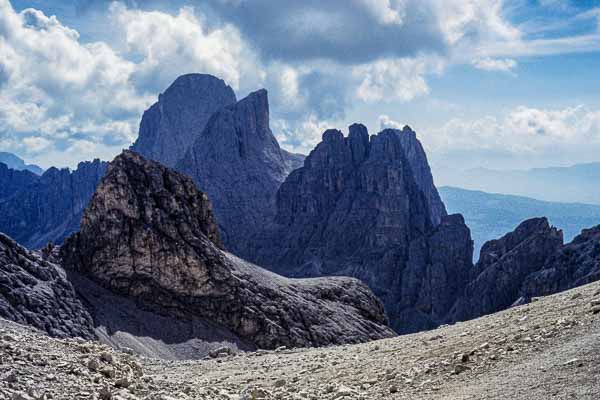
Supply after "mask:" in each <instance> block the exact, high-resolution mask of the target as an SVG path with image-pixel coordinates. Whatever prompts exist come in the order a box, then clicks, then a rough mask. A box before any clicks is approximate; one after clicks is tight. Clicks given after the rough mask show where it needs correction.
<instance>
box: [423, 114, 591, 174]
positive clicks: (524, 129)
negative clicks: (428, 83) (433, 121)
mask: <svg viewBox="0 0 600 400" xmlns="http://www.w3.org/2000/svg"><path fill="white" fill-rule="evenodd" d="M421 139H422V141H423V142H424V144H425V146H426V147H427V148H428V150H429V151H430V152H431V153H432V154H435V157H438V158H440V157H444V156H445V155H456V156H458V157H463V158H464V157H465V155H468V157H469V158H471V159H472V160H476V161H478V162H482V163H483V164H482V165H484V166H488V167H489V166H491V165H490V163H491V160H487V161H486V160H485V155H486V154H487V155H489V154H495V155H503V157H504V158H503V162H506V160H508V159H512V160H513V161H515V162H518V163H519V165H523V166H533V165H535V163H536V162H539V161H540V160H544V161H545V164H547V163H548V160H551V161H550V163H551V164H553V165H559V164H561V163H565V162H566V163H573V162H574V161H573V160H577V162H587V161H597V155H598V152H600V110H593V109H589V108H587V107H585V106H577V107H567V108H564V109H539V108H532V107H526V106H520V107H517V108H515V109H513V110H511V111H510V112H508V113H506V114H505V115H504V116H502V117H495V116H485V117H482V118H478V119H473V120H464V119H460V118H454V119H452V120H450V121H449V122H447V123H446V124H444V125H443V126H442V127H441V128H439V129H430V130H429V131H428V132H426V134H423V135H422V136H421ZM455 161H456V160H455Z"/></svg>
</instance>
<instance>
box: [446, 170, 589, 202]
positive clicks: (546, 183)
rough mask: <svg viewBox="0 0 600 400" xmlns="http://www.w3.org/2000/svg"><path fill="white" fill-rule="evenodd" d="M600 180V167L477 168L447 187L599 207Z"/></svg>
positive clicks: (457, 177)
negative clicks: (500, 169)
mask: <svg viewBox="0 0 600 400" xmlns="http://www.w3.org/2000/svg"><path fill="white" fill-rule="evenodd" d="M599 180H600V163H589V164H577V165H573V166H571V167H551V168H534V169H530V170H508V171H498V170H491V169H486V168H477V169H471V170H467V171H464V172H462V173H461V174H460V175H457V176H456V177H454V178H449V179H447V181H446V183H445V184H446V185H448V186H458V187H463V188H465V189H472V190H483V191H485V192H490V193H503V194H512V195H519V196H526V197H532V198H534V199H540V200H545V201H554V202H562V203H588V204H600V190H598V189H597V188H596V186H597V185H596V183H597V182H598V181H599Z"/></svg>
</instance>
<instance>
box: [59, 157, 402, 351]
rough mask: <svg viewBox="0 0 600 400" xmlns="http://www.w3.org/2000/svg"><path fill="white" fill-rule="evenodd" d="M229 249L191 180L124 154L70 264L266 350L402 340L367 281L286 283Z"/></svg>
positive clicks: (69, 246) (70, 247)
mask: <svg viewBox="0 0 600 400" xmlns="http://www.w3.org/2000/svg"><path fill="white" fill-rule="evenodd" d="M242 148H243V146H242ZM220 245H221V242H220V239H219V236H218V233H217V230H216V225H215V221H214V219H213V215H212V211H211V205H210V203H209V201H208V198H207V196H206V195H205V194H203V193H201V192H199V191H198V190H197V189H196V186H195V185H194V183H193V181H192V180H191V179H189V178H187V177H186V176H184V175H181V174H179V173H176V172H174V171H171V170H169V169H168V168H165V167H163V166H161V165H160V164H158V163H155V162H152V161H147V160H144V159H143V158H142V157H141V156H139V155H138V154H136V153H133V152H124V153H123V154H121V155H120V156H118V157H117V158H116V159H115V160H114V161H113V162H112V163H111V165H110V167H109V169H108V172H107V174H106V176H105V177H104V179H103V180H102V183H101V184H100V186H99V187H98V190H97V192H96V194H95V195H94V197H93V199H92V201H91V203H90V205H89V206H88V208H87V209H86V211H85V213H84V215H83V219H82V222H81V230H80V232H79V233H77V234H75V235H73V236H72V237H70V238H69V239H68V240H67V241H66V242H65V245H64V246H63V247H62V256H63V259H64V263H65V266H66V267H67V268H68V269H70V270H75V271H77V272H79V273H82V274H83V275H86V276H88V277H90V278H91V279H93V280H94V281H96V282H98V283H100V284H101V285H103V286H105V287H107V288H109V289H110V290H112V291H114V292H116V293H119V294H122V295H126V296H128V297H131V298H134V299H136V300H137V301H138V302H139V303H140V304H142V305H144V306H145V307H148V308H150V309H153V310H156V311H160V312H162V313H166V314H169V315H176V316H179V317H180V318H191V317H201V318H204V319H208V320H211V321H213V323H217V324H219V325H221V326H223V327H225V328H227V329H229V330H231V331H232V332H234V333H235V334H237V335H238V336H239V337H240V338H241V339H243V340H249V341H251V342H252V343H254V344H256V345H257V346H259V347H263V348H274V347H277V346H280V345H286V346H319V345H327V344H340V343H354V342H360V341H366V340H369V339H376V338H382V337H388V336H391V335H392V331H391V330H390V329H389V328H387V327H386V324H385V316H384V313H383V307H382V306H381V303H380V302H379V301H378V300H377V298H376V297H375V296H374V295H373V294H372V293H371V292H370V291H369V289H368V288H367V287H366V286H365V285H363V284H361V283H360V282H358V281H357V280H354V279H351V278H325V279H314V280H290V279H286V278H283V277H280V276H278V275H275V274H273V273H270V272H267V271H265V270H263V269H261V268H259V267H257V266H255V265H252V264H250V263H247V262H245V261H243V260H241V259H239V258H237V257H235V256H233V255H230V254H228V253H225V252H223V251H221V250H220V248H219V247H220Z"/></svg>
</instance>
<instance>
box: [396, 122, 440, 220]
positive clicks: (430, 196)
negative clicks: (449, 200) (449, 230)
mask: <svg viewBox="0 0 600 400" xmlns="http://www.w3.org/2000/svg"><path fill="white" fill-rule="evenodd" d="M400 143H402V147H403V148H404V152H405V154H406V158H407V159H408V162H409V163H410V166H411V168H412V171H413V174H414V176H415V181H416V182H417V185H419V188H420V189H421V190H422V191H423V194H424V195H425V198H426V199H427V203H428V204H429V212H430V214H431V215H430V216H431V222H432V223H433V224H434V225H437V224H439V223H440V221H441V219H442V217H443V216H445V215H446V206H444V203H443V202H442V199H441V198H440V194H439V193H438V191H437V189H436V187H435V185H434V183H433V175H431V168H429V162H428V161H427V155H426V154H425V150H423V146H422V145H421V142H419V140H418V139H417V134H416V133H415V132H414V131H413V130H412V129H410V127H408V126H405V127H404V128H403V129H402V134H401V135H400Z"/></svg>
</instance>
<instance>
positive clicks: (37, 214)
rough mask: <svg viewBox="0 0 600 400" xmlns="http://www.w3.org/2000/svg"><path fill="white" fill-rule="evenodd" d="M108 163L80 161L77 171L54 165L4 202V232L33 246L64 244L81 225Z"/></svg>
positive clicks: (0, 216) (0, 211)
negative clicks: (84, 211) (82, 217)
mask: <svg viewBox="0 0 600 400" xmlns="http://www.w3.org/2000/svg"><path fill="white" fill-rule="evenodd" d="M106 166H107V163H105V162H102V161H100V160H94V161H93V162H82V163H79V165H78V167H77V169H76V170H75V171H69V170H68V169H61V170H59V169H57V168H50V169H48V170H47V171H46V172H44V174H43V175H42V176H41V177H40V178H39V179H37V180H36V181H35V182H34V183H33V184H30V185H29V186H27V187H26V188H24V189H22V190H20V191H19V192H17V193H15V194H14V195H13V196H11V197H10V198H9V199H7V200H6V201H4V202H0V232H4V233H5V234H7V235H9V236H10V237H12V238H14V239H15V240H16V241H17V242H19V243H20V244H22V245H24V246H27V247H29V248H40V247H43V246H44V245H46V243H48V242H49V241H53V242H54V243H62V241H63V240H64V238H65V237H67V236H68V235H70V234H71V233H73V232H75V231H76V230H77V229H78V228H79V221H80V220H81V214H82V212H83V209H84V208H85V206H86V205H87V204H88V202H89V200H90V198H91V197H92V194H93V193H94V191H95V190H96V186H97V185H98V182H99V181H100V178H102V176H103V175H104V173H105V171H106Z"/></svg>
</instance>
